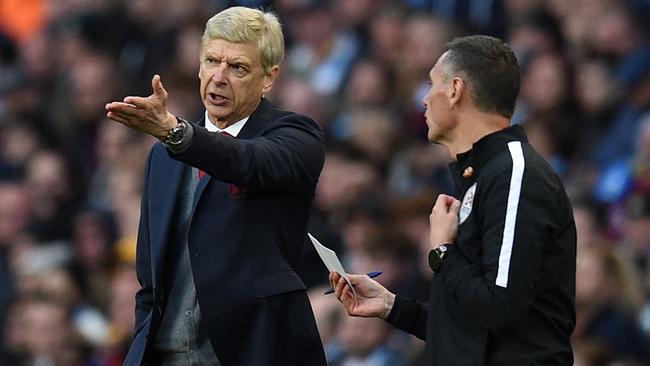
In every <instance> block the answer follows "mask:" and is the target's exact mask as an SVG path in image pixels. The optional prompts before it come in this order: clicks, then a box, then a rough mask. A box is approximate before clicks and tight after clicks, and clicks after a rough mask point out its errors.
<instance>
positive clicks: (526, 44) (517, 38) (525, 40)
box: [508, 24, 555, 60]
mask: <svg viewBox="0 0 650 366" xmlns="http://www.w3.org/2000/svg"><path fill="white" fill-rule="evenodd" d="M509 38H510V39H509V41H508V44H509V45H510V47H512V49H513V50H514V52H515V54H516V55H517V58H518V59H519V60H525V58H526V56H527V55H531V54H539V53H545V52H552V51H553V50H554V49H555V41H554V40H553V38H552V36H551V35H550V34H549V33H548V32H547V31H545V30H544V29H542V28H540V27H537V26H534V25H531V24H523V25H521V26H519V27H517V28H515V29H514V30H513V31H512V33H511V34H510V37H509Z"/></svg>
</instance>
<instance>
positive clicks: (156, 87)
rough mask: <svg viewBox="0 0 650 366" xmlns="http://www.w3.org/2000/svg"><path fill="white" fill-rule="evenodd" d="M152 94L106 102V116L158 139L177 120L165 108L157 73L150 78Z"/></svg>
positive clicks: (163, 94)
mask: <svg viewBox="0 0 650 366" xmlns="http://www.w3.org/2000/svg"><path fill="white" fill-rule="evenodd" d="M151 88H152V89H153V94H151V95H150V96H148V97H146V98H144V97H132V96H129V97H126V98H124V102H112V103H108V104H106V112H107V113H106V117H108V118H110V119H112V120H113V121H117V122H119V123H122V124H124V125H125V126H128V127H131V128H133V129H136V130H138V131H141V132H144V133H146V134H149V135H151V136H154V137H156V138H158V139H164V138H165V137H166V136H167V133H168V132H169V130H171V129H172V128H174V127H176V124H177V121H176V117H174V115H173V114H171V113H169V111H168V110H167V91H166V90H165V88H164V87H163V85H162V81H161V80H160V76H159V75H154V77H153V78H152V79H151Z"/></svg>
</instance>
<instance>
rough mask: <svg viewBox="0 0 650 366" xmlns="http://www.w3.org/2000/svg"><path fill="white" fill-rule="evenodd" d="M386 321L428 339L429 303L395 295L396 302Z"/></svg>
mask: <svg viewBox="0 0 650 366" xmlns="http://www.w3.org/2000/svg"><path fill="white" fill-rule="evenodd" d="M386 321H387V322H388V323H389V324H391V325H392V326H394V327H395V328H398V329H401V330H403V331H405V332H407V333H410V334H413V335H414V336H416V337H418V338H420V339H421V340H426V333H427V331H426V329H427V305H426V304H425V303H422V302H419V301H416V300H412V299H409V298H406V297H404V296H401V295H395V303H393V308H392V309H391V310H390V313H389V314H388V317H387V318H386Z"/></svg>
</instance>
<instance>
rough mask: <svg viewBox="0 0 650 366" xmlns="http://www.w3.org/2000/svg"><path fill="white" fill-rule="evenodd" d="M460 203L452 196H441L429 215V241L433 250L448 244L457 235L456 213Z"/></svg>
mask: <svg viewBox="0 0 650 366" xmlns="http://www.w3.org/2000/svg"><path fill="white" fill-rule="evenodd" d="M459 211H460V201H459V200H457V199H455V198H454V197H452V196H448V195H446V194H441V195H439V196H438V199H437V200H436V204H435V205H434V206H433V209H431V215H429V241H430V243H431V246H432V247H433V248H437V247H438V246H440V245H442V244H450V243H453V242H454V240H456V235H458V212H459Z"/></svg>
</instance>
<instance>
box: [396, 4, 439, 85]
mask: <svg viewBox="0 0 650 366" xmlns="http://www.w3.org/2000/svg"><path fill="white" fill-rule="evenodd" d="M405 33H406V44H405V49H404V52H403V55H404V57H405V58H406V60H408V62H407V64H408V65H409V66H410V67H411V68H412V69H413V70H415V71H416V72H417V73H422V77H425V75H426V72H427V71H428V70H429V69H430V68H431V63H432V62H433V61H434V60H436V59H438V57H440V55H442V52H443V50H444V49H445V44H446V43H447V42H448V41H450V38H451V31H450V29H449V27H448V25H447V24H445V23H443V22H442V21H441V20H438V19H435V18H433V17H428V16H416V17H413V18H411V20H409V22H408V23H407V24H406V29H405Z"/></svg>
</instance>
